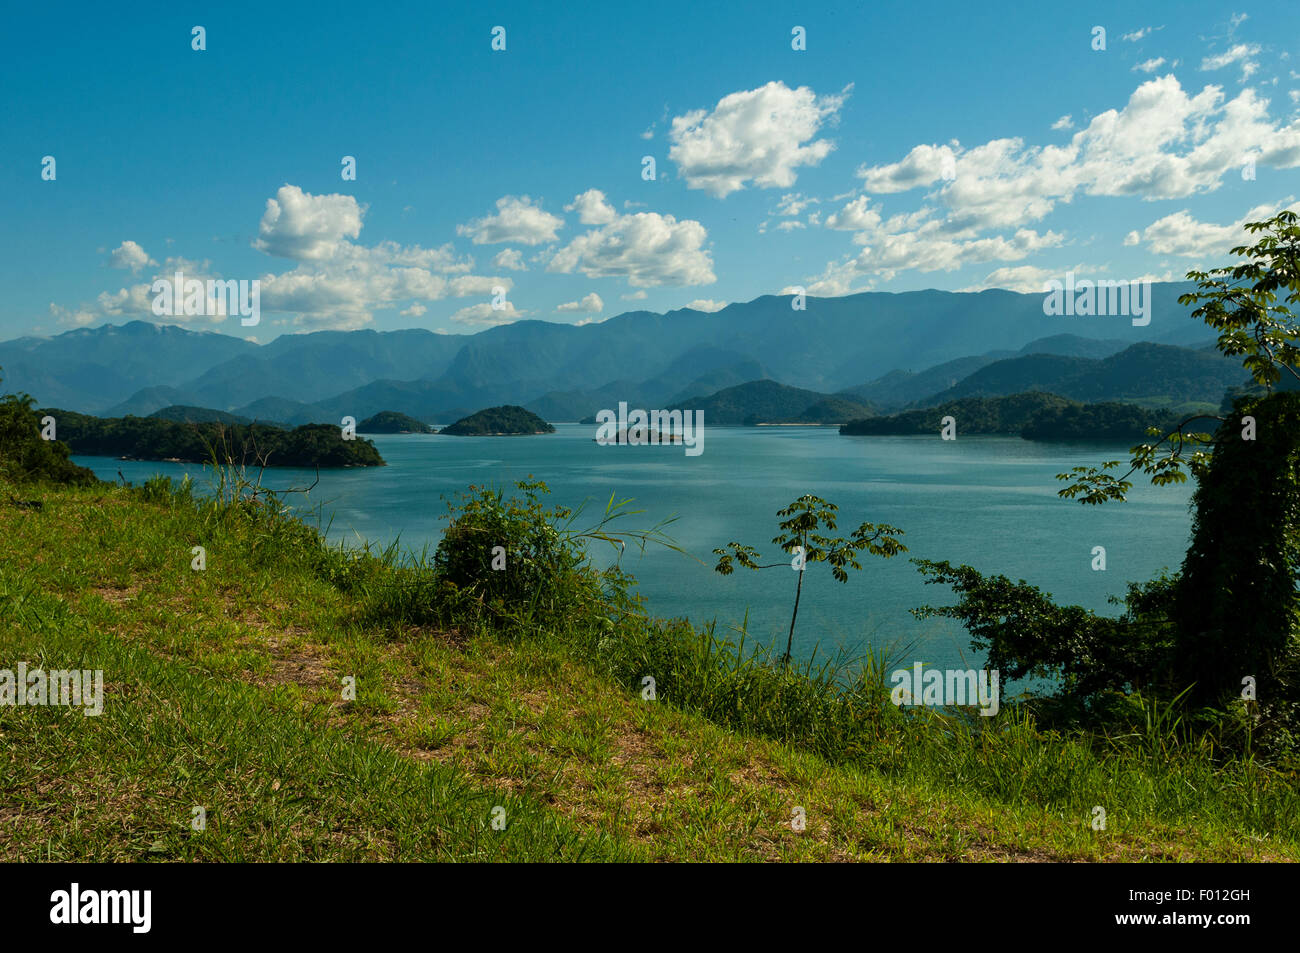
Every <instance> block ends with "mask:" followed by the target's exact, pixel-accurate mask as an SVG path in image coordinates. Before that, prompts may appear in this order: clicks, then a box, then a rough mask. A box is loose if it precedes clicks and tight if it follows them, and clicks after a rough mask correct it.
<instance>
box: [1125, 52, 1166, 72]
mask: <svg viewBox="0 0 1300 953" xmlns="http://www.w3.org/2000/svg"><path fill="white" fill-rule="evenodd" d="M1164 65H1165V58H1164V57H1163V56H1156V57H1153V58H1152V59H1149V60H1143V61H1142V62H1141V63H1138V64H1136V65H1135V66H1134V67H1133V69H1134V70H1135V71H1139V70H1140V71H1141V72H1143V73H1154V72H1155V71H1156V70H1158V69H1160V67H1162V66H1164Z"/></svg>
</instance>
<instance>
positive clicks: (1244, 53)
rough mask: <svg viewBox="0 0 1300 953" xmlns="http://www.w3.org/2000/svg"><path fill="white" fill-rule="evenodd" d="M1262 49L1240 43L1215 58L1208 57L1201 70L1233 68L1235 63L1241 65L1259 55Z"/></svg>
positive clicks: (1204, 60) (1251, 44) (1250, 44)
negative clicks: (1243, 61) (1240, 63)
mask: <svg viewBox="0 0 1300 953" xmlns="http://www.w3.org/2000/svg"><path fill="white" fill-rule="evenodd" d="M1259 51H1260V48H1259V46H1258V45H1257V44H1254V43H1238V44H1237V45H1235V46H1233V47H1232V48H1230V49H1228V50H1226V51H1225V52H1223V53H1219V54H1217V55H1215V56H1207V57H1205V58H1204V59H1203V60H1201V69H1203V70H1216V69H1223V67H1225V66H1231V65H1232V64H1233V63H1239V62H1241V61H1242V60H1246V59H1249V58H1250V57H1252V56H1256V55H1258V53H1259Z"/></svg>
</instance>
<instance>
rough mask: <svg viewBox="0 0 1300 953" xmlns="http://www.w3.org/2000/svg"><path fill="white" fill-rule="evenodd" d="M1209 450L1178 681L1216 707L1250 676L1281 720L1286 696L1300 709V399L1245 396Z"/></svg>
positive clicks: (1199, 493)
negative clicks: (1250, 422) (1248, 421)
mask: <svg viewBox="0 0 1300 953" xmlns="http://www.w3.org/2000/svg"><path fill="white" fill-rule="evenodd" d="M1247 416H1249V417H1252V418H1253V419H1254V423H1255V429H1256V432H1255V433H1254V434H1253V435H1252V436H1253V437H1254V439H1244V438H1243V437H1244V435H1247V434H1248V431H1247V428H1246V427H1245V425H1244V424H1243V419H1244V418H1246V417H1247ZM1212 449H1213V453H1212V456H1211V458H1210V462H1209V466H1208V467H1207V468H1206V470H1205V473H1204V474H1203V475H1202V476H1201V477H1200V478H1199V480H1198V486H1197V489H1196V493H1195V495H1194V496H1193V498H1192V502H1193V505H1194V507H1195V516H1194V518H1193V522H1192V544H1191V546H1190V548H1189V549H1188V551H1187V556H1186V558H1185V559H1184V562H1183V571H1182V583H1181V585H1180V587H1179V591H1178V602H1177V607H1176V610H1175V618H1176V620H1177V622H1178V626H1179V631H1180V633H1181V634H1180V639H1179V646H1180V652H1179V656H1178V660H1177V661H1178V668H1177V677H1178V678H1179V680H1181V681H1182V682H1184V683H1186V684H1192V683H1194V684H1195V686H1196V688H1195V689H1194V691H1193V695H1194V697H1195V698H1196V699H1197V700H1199V701H1202V702H1205V703H1213V702H1217V701H1218V700H1219V699H1221V698H1222V697H1224V696H1225V695H1231V694H1237V693H1239V692H1240V691H1241V690H1242V679H1243V678H1244V677H1246V676H1250V677H1252V678H1254V679H1255V680H1256V690H1257V693H1258V699H1259V702H1260V704H1261V706H1262V707H1264V708H1265V711H1273V712H1275V713H1277V714H1278V715H1283V714H1285V713H1283V712H1281V711H1278V705H1279V703H1280V702H1281V701H1282V700H1283V699H1289V705H1290V707H1291V708H1296V707H1297V706H1300V677H1298V676H1300V668H1298V667H1300V592H1298V591H1297V588H1296V586H1297V584H1298V583H1300V393H1297V392H1294V391H1292V392H1287V393H1279V394H1273V395H1271V396H1268V397H1264V398H1243V399H1241V400H1239V401H1238V402H1237V404H1236V406H1235V408H1234V412H1233V413H1232V414H1231V415H1229V417H1228V419H1227V420H1225V421H1224V423H1223V425H1222V426H1221V427H1220V428H1219V430H1218V432H1217V433H1216V434H1215V436H1214V442H1213V445H1212Z"/></svg>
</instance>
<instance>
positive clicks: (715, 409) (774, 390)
mask: <svg viewBox="0 0 1300 953" xmlns="http://www.w3.org/2000/svg"><path fill="white" fill-rule="evenodd" d="M676 406H680V407H681V408H682V409H683V410H702V411H704V423H705V426H708V425H709V424H718V425H723V426H725V425H733V424H759V423H796V422H798V423H843V422H844V421H847V420H852V419H854V418H856V417H865V416H869V415H870V414H871V409H870V408H869V407H866V406H864V405H862V404H861V403H858V402H854V401H849V400H845V399H843V398H840V397H836V396H834V395H831V394H819V393H817V392H816V391H811V390H804V389H803V388H801V387H787V386H786V385H785V384H778V383H777V382H776V381H766V380H765V381H750V382H749V383H747V384H741V385H739V386H737V387H728V388H726V389H725V390H720V391H718V392H717V393H716V394H712V395H710V396H708V397H696V398H692V399H689V400H684V401H682V402H681V403H680V404H679V405H674V407H673V408H669V409H675V407H676Z"/></svg>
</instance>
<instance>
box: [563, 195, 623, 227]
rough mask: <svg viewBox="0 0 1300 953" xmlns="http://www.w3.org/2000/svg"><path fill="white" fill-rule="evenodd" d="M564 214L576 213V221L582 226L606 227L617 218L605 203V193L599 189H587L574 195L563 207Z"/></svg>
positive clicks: (614, 212) (612, 207)
mask: <svg viewBox="0 0 1300 953" xmlns="http://www.w3.org/2000/svg"><path fill="white" fill-rule="evenodd" d="M564 210H565V211H566V212H574V211H576V212H577V213H578V221H579V222H581V223H582V224H583V225H608V224H609V223H610V222H612V221H614V219H616V218H618V212H616V211H615V210H614V206H612V205H610V204H609V202H607V201H605V193H604V192H602V191H600V189H588V190H587V191H585V192H583V193H582V194H581V195H576V196H574V198H573V201H572V202H571V203H569V204H568V205H566V206H564Z"/></svg>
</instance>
